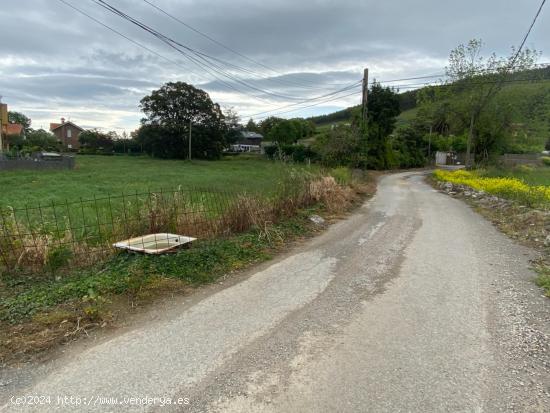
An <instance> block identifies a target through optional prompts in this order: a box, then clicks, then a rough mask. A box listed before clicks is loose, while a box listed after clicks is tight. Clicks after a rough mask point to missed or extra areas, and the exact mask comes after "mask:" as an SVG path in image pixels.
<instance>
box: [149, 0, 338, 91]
mask: <svg viewBox="0 0 550 413" xmlns="http://www.w3.org/2000/svg"><path fill="white" fill-rule="evenodd" d="M143 2H145V3H146V4H148V5H149V6H151V7H153V8H154V9H156V10H158V11H159V12H161V13H162V14H164V15H165V16H167V17H169V18H170V19H172V20H174V21H176V22H178V23H180V24H181V25H183V26H185V27H187V28H188V29H189V30H192V31H193V32H195V33H197V34H199V35H201V36H203V37H204V38H206V39H208V40H210V41H211V42H213V43H215V44H217V45H218V46H220V47H222V48H224V49H225V50H228V51H229V52H231V53H234V54H235V55H237V56H240V57H242V58H243V59H245V60H247V61H249V62H251V63H254V64H256V65H258V66H260V67H263V68H264V69H267V70H269V71H271V72H273V73H276V74H277V75H279V76H291V75H292V74H288V73H282V72H279V71H278V70H276V69H274V68H272V67H270V66H268V65H266V64H264V63H262V62H259V61H258V60H255V59H253V58H251V57H249V56H246V55H245V54H243V53H241V52H239V51H237V50H235V49H234V48H232V47H230V46H228V45H226V44H224V43H222V42H220V41H219V40H217V39H215V38H213V37H212V36H210V35H208V34H206V33H204V32H202V31H200V30H199V29H197V28H195V27H193V26H191V25H190V24H189V23H186V22H185V21H183V20H181V19H180V18H178V17H176V16H174V15H173V14H170V13H168V12H167V11H166V10H164V9H162V8H161V7H159V6H157V5H156V4H153V3H152V2H150V1H149V0H143ZM294 76H295V75H294ZM270 80H273V81H280V82H284V83H287V84H292V85H296V86H301V87H305V88H316V87H315V86H312V85H313V83H312V82H308V83H310V85H305V84H304V83H299V82H293V81H289V80H286V81H285V80H283V79H274V78H270ZM302 82H304V80H302ZM333 86H341V85H333Z"/></svg>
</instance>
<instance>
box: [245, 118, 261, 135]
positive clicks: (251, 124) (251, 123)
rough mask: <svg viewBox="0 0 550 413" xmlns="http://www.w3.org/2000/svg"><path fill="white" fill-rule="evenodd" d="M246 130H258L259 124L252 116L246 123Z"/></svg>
mask: <svg viewBox="0 0 550 413" xmlns="http://www.w3.org/2000/svg"><path fill="white" fill-rule="evenodd" d="M246 130H247V131H249V132H258V130H259V128H258V125H256V123H255V122H254V119H252V118H250V119H249V120H248V123H247V124H246Z"/></svg>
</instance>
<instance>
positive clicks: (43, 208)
mask: <svg viewBox="0 0 550 413" xmlns="http://www.w3.org/2000/svg"><path fill="white" fill-rule="evenodd" d="M241 197H242V195H238V194H235V193H229V192H224V191H212V190H205V189H198V188H188V189H182V188H178V189H176V190H160V191H155V192H143V193H139V192H135V193H132V194H122V195H119V196H107V197H93V198H92V199H79V200H78V201H71V202H69V201H65V202H62V203H54V202H52V203H47V204H38V205H35V206H26V207H24V208H17V209H14V208H4V209H2V210H0V265H1V266H2V267H3V268H4V270H7V271H14V270H18V271H42V270H44V269H48V267H55V266H61V265H71V264H72V265H74V266H76V265H78V266H81V265H86V264H92V263H94V262H97V261H98V260H99V259H101V258H103V257H105V256H108V255H110V254H112V253H113V249H114V247H113V244H114V243H115V242H117V241H121V240H125V239H129V238H133V237H138V236H143V235H145V234H149V233H176V234H182V235H188V236H192V237H195V238H198V239H201V240H208V239H212V238H215V237H219V236H222V235H224V234H227V233H229V232H230V231H231V230H233V229H235V226H238V223H236V222H232V223H228V222H226V221H227V217H228V213H229V212H231V210H232V209H235V208H236V207H237V204H238V200H239V199H240V198H241ZM50 269H52V268H50Z"/></svg>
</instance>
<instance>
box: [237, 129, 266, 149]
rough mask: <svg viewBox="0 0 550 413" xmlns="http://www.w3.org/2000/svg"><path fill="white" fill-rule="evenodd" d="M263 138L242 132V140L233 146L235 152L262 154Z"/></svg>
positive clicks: (255, 134)
mask: <svg viewBox="0 0 550 413" xmlns="http://www.w3.org/2000/svg"><path fill="white" fill-rule="evenodd" d="M263 138H264V137H263V136H262V135H260V134H259V133H256V132H248V131H242V132H241V136H240V138H239V139H238V140H237V142H235V143H234V144H233V145H231V150H232V151H233V152H261V151H262V140H263Z"/></svg>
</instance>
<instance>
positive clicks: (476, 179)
mask: <svg viewBox="0 0 550 413" xmlns="http://www.w3.org/2000/svg"><path fill="white" fill-rule="evenodd" d="M434 177H435V179H437V180H438V181H446V182H451V183H453V184H458V185H466V186H469V187H471V188H473V189H476V190H478V191H484V192H487V193H490V194H493V195H498V196H501V197H502V198H507V199H512V200H515V201H519V202H522V203H525V204H527V205H529V206H537V207H543V208H550V186H546V185H539V186H531V185H528V184H526V183H525V182H523V181H521V180H519V179H516V178H486V177H483V176H480V175H479V174H478V173H476V172H469V171H464V170H459V171H455V172H451V171H443V170H437V171H435V172H434Z"/></svg>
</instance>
